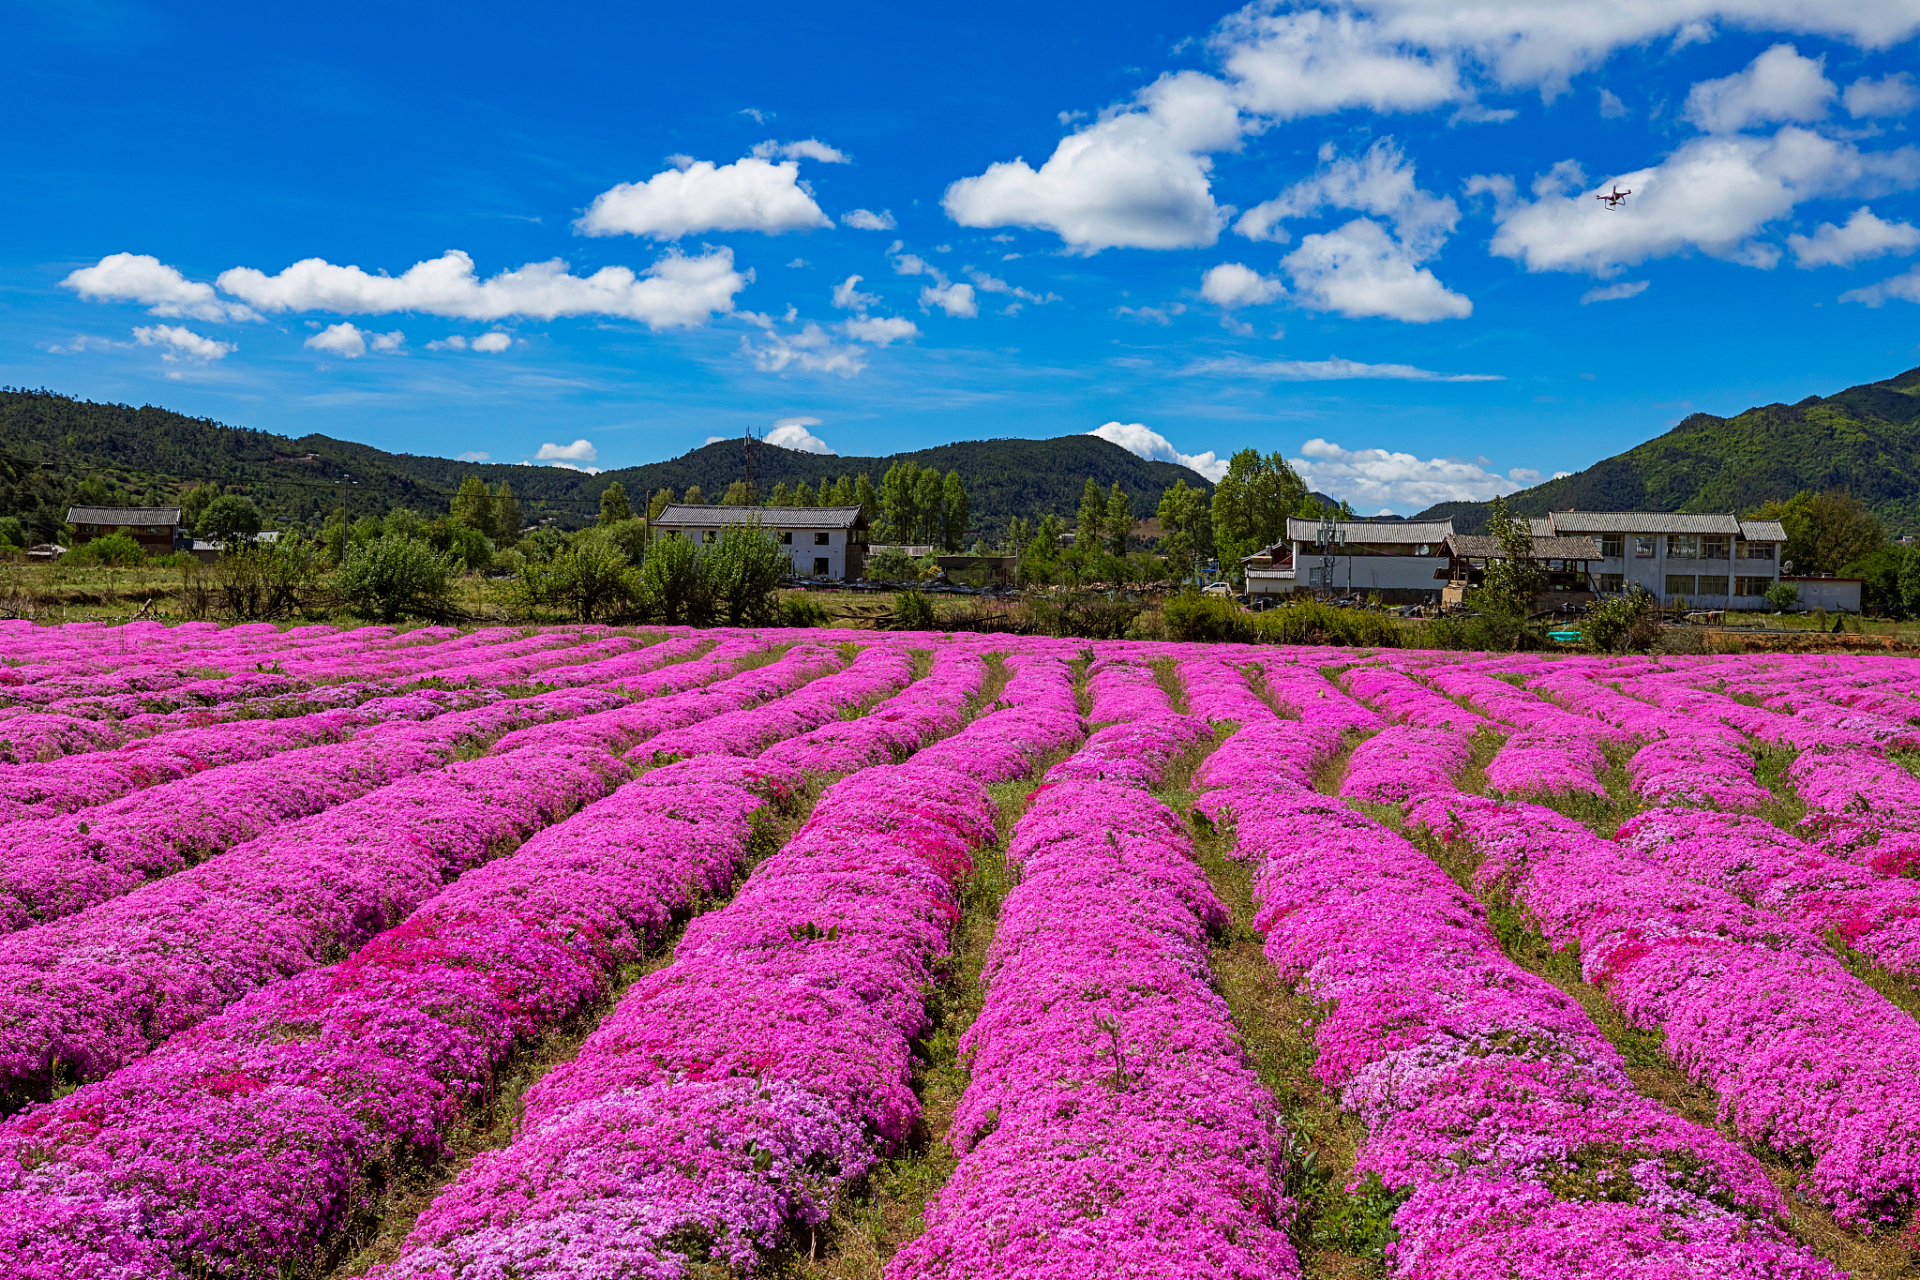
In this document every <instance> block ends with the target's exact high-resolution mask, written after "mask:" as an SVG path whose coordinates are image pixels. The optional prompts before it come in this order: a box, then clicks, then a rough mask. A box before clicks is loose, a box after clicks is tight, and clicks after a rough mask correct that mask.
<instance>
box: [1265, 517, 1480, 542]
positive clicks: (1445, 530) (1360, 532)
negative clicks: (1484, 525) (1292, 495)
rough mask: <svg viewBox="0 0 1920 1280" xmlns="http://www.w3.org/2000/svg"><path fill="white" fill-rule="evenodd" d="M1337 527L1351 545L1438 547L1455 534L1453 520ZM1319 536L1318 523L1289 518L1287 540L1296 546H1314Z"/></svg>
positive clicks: (1341, 524)
mask: <svg viewBox="0 0 1920 1280" xmlns="http://www.w3.org/2000/svg"><path fill="white" fill-rule="evenodd" d="M1334 524H1335V526H1336V527H1337V528H1339V529H1340V530H1341V531H1342V532H1344V533H1345V534H1346V535H1347V541H1348V542H1361V543H1365V542H1406V543H1417V542H1429V543H1434V544H1438V543H1441V542H1445V541H1446V540H1447V535H1449V534H1451V533H1452V532H1453V521H1451V520H1337V521H1335V522H1334ZM1319 536H1320V522H1319V521H1318V520H1302V519H1300V518H1299V517H1298V516H1289V517H1288V518H1287V538H1288V539H1289V540H1290V541H1293V542H1312V541H1313V540H1314V539H1315V538H1317V537H1319Z"/></svg>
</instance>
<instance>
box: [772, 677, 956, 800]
mask: <svg viewBox="0 0 1920 1280" xmlns="http://www.w3.org/2000/svg"><path fill="white" fill-rule="evenodd" d="M986 676H987V664H986V661H985V659H983V658H981V657H980V656H979V655H978V654H975V653H970V652H967V651H964V650H958V649H943V650H941V651H940V652H939V653H938V654H936V655H935V656H934V660H933V668H932V670H931V671H930V672H929V673H928V674H927V677H926V678H925V679H924V680H919V681H916V682H915V683H913V684H911V685H908V686H907V688H906V689H905V690H904V691H903V692H901V693H898V694H895V695H894V696H893V697H891V698H888V699H887V700H886V701H885V702H883V703H881V704H880V705H879V706H877V707H875V708H874V709H873V710H872V711H869V712H868V713H867V714H866V715H863V716H859V717H857V718H855V719H852V720H840V721H835V722H832V723H829V724H824V725H822V726H820V727H819V728H818V729H813V730H809V731H808V732H806V733H803V734H801V735H799V736H798V737H795V738H789V739H788V740H787V741H785V742H781V743H776V744H775V745H774V746H772V747H769V748H768V749H767V750H765V751H763V752H761V754H760V759H761V760H763V761H769V762H773V763H777V764H780V765H783V766H785V767H788V768H791V769H794V770H796V771H798V772H802V773H812V774H818V775H822V776H825V775H837V774H845V773H852V772H854V771H855V770H857V769H865V768H868V767H870V766H872V765H878V764H894V763H898V762H899V761H902V760H905V759H906V758H907V757H908V756H910V755H912V754H913V753H914V752H915V751H918V750H919V749H920V748H921V747H924V746H926V745H927V744H928V743H930V742H932V741H934V740H935V739H936V738H942V737H945V736H947V735H948V734H951V733H954V732H957V731H958V730H959V729H960V728H961V726H963V725H965V724H966V722H967V719H968V714H969V708H968V701H969V700H970V699H972V698H974V697H975V696H977V695H978V694H979V692H980V689H981V686H982V685H983V684H984V683H985V682H986Z"/></svg>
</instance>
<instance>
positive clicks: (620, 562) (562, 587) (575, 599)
mask: <svg viewBox="0 0 1920 1280" xmlns="http://www.w3.org/2000/svg"><path fill="white" fill-rule="evenodd" d="M639 523H640V522H639V521H638V520H635V519H633V517H631V516H629V517H627V519H625V520H622V521H619V522H618V523H616V524H612V525H608V526H607V527H606V528H604V529H598V528H596V529H586V530H583V531H581V532H580V533H579V534H578V535H577V536H576V537H575V538H574V539H573V542H572V543H571V544H570V545H569V546H568V547H567V549H566V551H565V552H564V553H562V554H561V555H559V556H556V557H555V558H554V561H553V570H552V573H551V575H550V576H549V578H548V579H547V593H548V596H549V598H550V599H553V600H555V601H557V602H559V603H561V604H564V605H565V606H566V608H567V610H568V612H570V613H572V614H573V616H574V617H575V618H577V619H579V620H580V621H581V622H595V621H599V620H601V619H605V618H617V617H620V616H621V615H623V614H625V613H627V612H629V611H630V610H631V609H632V607H633V603H634V601H635V599H637V598H638V597H639V595H640V578H639V575H638V574H636V573H635V572H634V568H633V561H632V560H631V559H629V557H628V552H627V549H626V548H625V547H623V546H621V545H620V543H619V542H618V541H616V540H615V539H614V537H613V536H612V533H611V531H612V530H614V529H622V528H625V527H627V526H628V525H638V524H639Z"/></svg>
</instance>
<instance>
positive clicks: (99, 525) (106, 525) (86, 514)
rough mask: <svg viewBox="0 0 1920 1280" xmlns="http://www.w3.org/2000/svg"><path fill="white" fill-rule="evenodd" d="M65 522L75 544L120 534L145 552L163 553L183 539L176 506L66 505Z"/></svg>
mask: <svg viewBox="0 0 1920 1280" xmlns="http://www.w3.org/2000/svg"><path fill="white" fill-rule="evenodd" d="M67 523H68V524H70V525H72V526H73V542H74V545H75V546H80V545H82V544H84V543H88V542H92V541H93V540H94V539H95V538H104V537H106V536H107V535H108V534H113V533H124V534H126V535H127V536H128V537H130V538H132V539H133V540H134V541H135V542H137V543H139V544H140V549H141V550H142V551H145V552H146V553H147V554H148V555H150V556H165V555H171V554H173V551H174V548H176V547H181V546H184V545H185V544H186V542H187V528H186V525H185V524H183V523H182V522H181V520H180V508H178V507H69V508H67Z"/></svg>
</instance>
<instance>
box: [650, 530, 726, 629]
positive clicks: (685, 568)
mask: <svg viewBox="0 0 1920 1280" xmlns="http://www.w3.org/2000/svg"><path fill="white" fill-rule="evenodd" d="M640 595H641V599H642V601H643V602H644V604H645V606H646V609H647V612H648V614H649V615H651V616H654V617H658V618H661V619H663V620H664V621H666V622H670V623H681V622H685V623H691V624H692V625H694V626H697V627H698V626H705V625H706V624H707V623H709V622H711V621H712V620H713V593H712V592H711V591H710V590H708V587H707V576H706V574H705V573H703V572H702V571H701V568H700V552H699V550H698V549H696V548H695V547H694V545H693V543H692V542H691V541H689V540H688V539H686V538H659V539H656V540H655V541H654V543H653V545H652V546H650V547H648V548H647V559H646V563H645V564H643V565H641V566H640Z"/></svg>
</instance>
